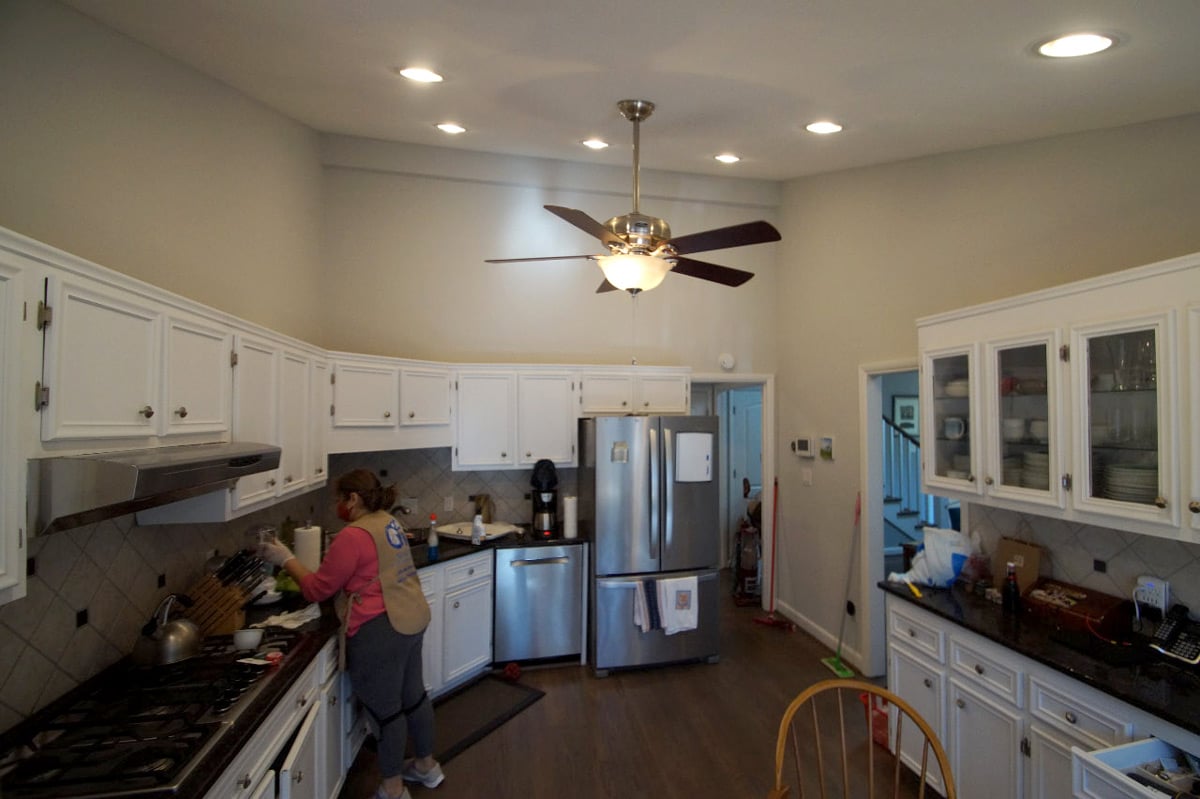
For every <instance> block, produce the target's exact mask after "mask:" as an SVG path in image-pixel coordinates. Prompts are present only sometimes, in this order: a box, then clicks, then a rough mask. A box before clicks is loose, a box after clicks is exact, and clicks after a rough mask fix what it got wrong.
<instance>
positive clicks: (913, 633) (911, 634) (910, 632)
mask: <svg viewBox="0 0 1200 799" xmlns="http://www.w3.org/2000/svg"><path fill="white" fill-rule="evenodd" d="M908 637H909V638H916V637H917V631H916V630H914V629H913V628H912V627H909V628H908Z"/></svg>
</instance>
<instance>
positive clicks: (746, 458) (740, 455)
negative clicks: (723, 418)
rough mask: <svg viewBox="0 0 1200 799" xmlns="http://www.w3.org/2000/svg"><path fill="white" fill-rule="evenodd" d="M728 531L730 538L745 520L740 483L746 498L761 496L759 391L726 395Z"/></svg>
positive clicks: (745, 391)
mask: <svg viewBox="0 0 1200 799" xmlns="http://www.w3.org/2000/svg"><path fill="white" fill-rule="evenodd" d="M727 430H728V436H729V478H728V479H729V519H728V521H729V530H730V533H731V534H732V533H733V532H734V531H736V530H737V529H738V525H739V524H740V523H741V520H742V519H743V518H745V517H746V499H745V498H744V497H743V493H744V492H743V485H744V484H743V480H749V481H750V495H751V496H758V497H759V498H760V499H761V496H762V389H761V388H758V387H757V386H756V387H754V388H738V389H733V390H731V391H730V392H729V418H728V427H727Z"/></svg>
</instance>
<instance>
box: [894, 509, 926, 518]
mask: <svg viewBox="0 0 1200 799" xmlns="http://www.w3.org/2000/svg"><path fill="white" fill-rule="evenodd" d="M896 515H897V516H920V515H921V511H919V510H911V509H909V508H902V509H901V510H900V511H899V512H898V513H897V514H896Z"/></svg>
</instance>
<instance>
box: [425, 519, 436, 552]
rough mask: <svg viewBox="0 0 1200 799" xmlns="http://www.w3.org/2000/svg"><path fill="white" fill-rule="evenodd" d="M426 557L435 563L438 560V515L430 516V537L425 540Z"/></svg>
mask: <svg viewBox="0 0 1200 799" xmlns="http://www.w3.org/2000/svg"><path fill="white" fill-rule="evenodd" d="M425 544H426V547H425V556H426V557H427V558H429V562H430V563H433V562H434V561H435V560H437V559H438V554H439V553H438V535H437V514H436V513H431V514H429V536H428V537H427V538H426V539H425Z"/></svg>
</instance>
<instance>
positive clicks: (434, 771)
mask: <svg viewBox="0 0 1200 799" xmlns="http://www.w3.org/2000/svg"><path fill="white" fill-rule="evenodd" d="M400 776H401V777H403V778H404V781H405V782H419V783H421V784H422V785H424V786H425V787H426V788H436V787H438V786H439V785H441V784H442V780H444V779H446V775H445V774H444V773H442V765H441V764H440V763H434V764H433V768H431V769H429V771H421V770H420V769H418V768H417V761H416V760H405V761H404V768H403V769H402V770H401V771H400Z"/></svg>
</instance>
